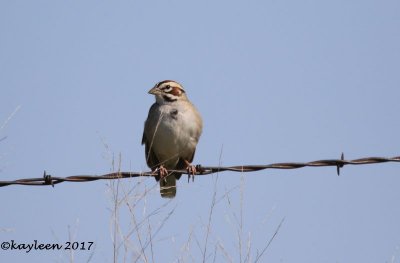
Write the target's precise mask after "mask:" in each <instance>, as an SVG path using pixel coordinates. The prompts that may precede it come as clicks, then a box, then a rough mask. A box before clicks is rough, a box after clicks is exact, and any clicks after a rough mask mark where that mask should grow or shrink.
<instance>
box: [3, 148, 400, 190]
mask: <svg viewBox="0 0 400 263" xmlns="http://www.w3.org/2000/svg"><path fill="white" fill-rule="evenodd" d="M386 162H400V156H396V157H392V158H385V157H366V158H361V159H355V160H344V155H343V153H342V156H341V159H328V160H318V161H312V162H287V163H272V164H267V165H240V166H229V167H222V166H201V165H197V166H196V170H197V171H196V173H195V175H196V176H197V175H208V174H213V173H220V172H225V171H231V172H242V173H243V172H255V171H260V170H265V169H298V168H303V167H322V166H336V168H337V174H338V175H339V174H340V168H342V167H343V166H345V165H364V164H377V163H386ZM169 172H179V173H182V174H188V171H187V170H169ZM140 176H158V172H157V170H156V171H148V172H113V173H108V174H104V175H73V176H68V177H55V176H51V175H49V174H47V173H46V171H45V172H44V175H43V177H39V178H26V179H18V180H14V181H0V187H3V186H9V185H35V186H39V185H52V186H54V185H56V184H59V183H63V182H91V181H97V180H104V179H107V180H111V179H122V178H133V177H140Z"/></svg>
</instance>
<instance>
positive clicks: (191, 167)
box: [186, 164, 197, 183]
mask: <svg viewBox="0 0 400 263" xmlns="http://www.w3.org/2000/svg"><path fill="white" fill-rule="evenodd" d="M186 170H187V172H188V183H189V181H190V177H192V182H194V176H195V175H196V173H197V170H196V166H194V165H192V164H189V165H188V167H187V168H186Z"/></svg>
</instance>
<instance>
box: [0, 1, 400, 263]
mask: <svg viewBox="0 0 400 263" xmlns="http://www.w3.org/2000/svg"><path fill="white" fill-rule="evenodd" d="M399 14H400V3H399V2H398V1H386V0H385V1H373V0H367V1H357V0H355V1H274V0H273V1H247V2H244V1H218V2H217V1H201V2H193V1H181V0H173V1H147V2H146V3H144V2H139V1H114V2H112V3H111V2H109V1H93V0H89V1H40V0H37V1H22V0H21V1H2V2H1V3H0V34H1V41H0V87H1V95H2V96H1V98H2V99H1V103H0V126H1V125H2V124H3V123H4V122H5V121H6V120H7V118H8V117H9V116H10V114H11V113H12V112H13V111H14V110H15V109H18V111H17V112H16V113H15V114H14V115H13V116H12V118H11V119H10V120H9V121H8V123H7V124H6V125H5V127H3V128H2V129H1V130H0V138H3V137H6V138H5V139H4V140H2V141H0V180H14V179H18V178H30V177H40V176H41V175H42V173H43V170H46V171H47V172H48V173H50V174H52V175H54V176H69V175H77V174H104V173H107V172H109V171H111V170H112V169H113V167H114V169H115V168H117V167H120V168H121V170H124V171H147V169H148V168H147V167H146V164H145V159H144V148H143V147H142V146H141V145H140V142H141V136H142V132H143V123H144V120H145V118H146V116H147V112H148V109H149V107H150V105H151V104H152V103H153V101H154V98H152V96H150V95H149V94H147V91H148V90H149V89H150V88H151V87H152V86H153V85H154V84H155V83H156V82H158V81H161V80H164V79H174V80H177V81H179V82H180V83H182V84H183V85H184V87H185V89H186V91H187V93H188V96H189V98H190V99H191V101H192V102H193V103H194V104H195V105H196V106H197V108H198V109H199V111H200V112H201V114H202V116H203V119H204V130H203V135H202V137H201V139H200V143H199V145H198V148H197V152H196V157H195V161H194V163H196V164H197V163H200V164H203V165H218V164H222V165H241V164H268V163H274V162H291V161H299V162H300V161H312V160H318V159H333V158H339V157H340V154H341V153H342V152H344V154H345V158H346V159H354V158H360V157H367V156H385V157H391V156H398V155H399V153H400V151H399V149H400V147H399V146H400V143H399V139H398V134H400V124H399V123H400V122H399V117H398V112H400V104H399V98H400V92H399V83H400V74H399V68H400V34H399V28H400V15H399ZM399 171H400V166H399V165H398V164H396V163H386V164H379V165H365V166H353V167H350V166H346V167H345V168H344V169H343V170H342V173H341V174H342V175H341V176H340V177H338V176H337V175H336V170H335V168H332V167H331V168H303V169H297V170H267V171H260V172H254V173H247V174H240V173H221V174H220V175H218V176H216V175H214V176H198V177H197V178H196V180H195V182H194V183H189V184H188V183H187V180H186V178H182V179H181V180H180V181H179V183H178V194H177V197H176V198H175V199H174V200H172V201H171V202H169V203H168V202H167V201H166V200H163V199H161V198H160V196H159V192H158V189H157V184H156V183H155V180H153V179H152V178H145V179H140V180H139V179H135V180H122V181H121V182H119V183H118V182H108V181H99V182H90V183H64V184H59V185H57V186H56V187H55V188H51V187H25V186H9V187H4V188H1V189H0V198H1V200H3V202H2V203H3V212H2V215H1V217H0V236H1V242H4V241H9V240H15V241H16V242H19V243H31V242H32V241H33V240H35V239H36V240H38V241H39V242H42V243H63V242H66V241H68V240H70V239H72V240H74V241H78V242H88V241H92V242H94V243H95V245H96V247H95V250H94V251H75V253H74V255H73V258H74V260H75V261H76V262H82V261H87V260H90V261H91V262H112V261H113V251H114V249H113V241H112V240H113V225H114V224H113V222H114V221H113V212H112V210H113V207H114V204H113V201H112V200H113V199H112V195H113V193H116V189H117V185H118V193H119V194H120V198H122V197H126V198H124V199H123V201H121V203H120V205H119V209H118V212H119V218H118V226H119V229H120V230H119V233H118V235H117V236H118V242H120V243H121V237H122V236H125V237H127V241H125V242H122V244H125V246H124V245H122V246H121V247H120V248H119V249H118V262H123V261H124V260H126V261H129V262H131V261H132V260H135V259H136V258H137V256H136V255H137V254H138V251H139V250H138V248H140V241H139V239H138V235H137V234H133V235H129V233H130V232H131V230H132V229H133V225H134V219H137V220H140V219H146V218H147V216H148V215H149V214H151V212H152V211H157V213H156V214H155V215H152V216H151V217H150V218H149V220H148V221H147V220H145V221H147V222H148V224H146V225H145V227H143V228H141V229H140V230H139V233H140V235H139V236H141V237H142V238H143V239H145V238H147V237H148V235H147V233H148V226H150V227H151V229H152V233H153V232H154V233H153V234H154V239H153V247H152V248H153V257H152V256H151V250H150V248H149V247H147V248H146V251H145V254H146V258H145V257H141V258H139V262H143V261H145V260H146V259H147V260H148V261H150V262H151V261H152V260H153V259H154V261H155V262H201V261H202V259H203V255H202V253H203V251H204V247H207V251H208V252H207V253H210V254H211V256H210V257H209V254H207V258H206V261H207V262H212V260H213V257H214V255H215V257H216V262H230V261H231V262H240V261H246V259H245V258H246V256H245V255H246V247H247V246H249V247H250V253H249V255H250V260H249V261H251V262H253V261H254V260H255V259H256V256H257V251H258V252H260V251H261V250H262V249H263V248H264V247H265V245H266V243H267V242H268V240H269V239H270V238H271V237H272V235H273V234H274V232H275V230H276V228H277V226H278V225H279V222H281V220H282V219H283V218H285V221H284V223H283V224H282V226H281V228H280V230H279V233H278V235H277V236H276V238H275V239H274V241H273V242H272V244H271V245H270V246H269V248H268V250H267V251H266V252H265V254H264V255H263V257H262V259H261V261H260V262H400V252H399V249H400V225H399V222H400V206H399V204H398V203H399V200H400V191H399V183H400V177H399ZM146 190H148V191H149V192H148V193H147V195H146V197H145V198H144V199H138V197H139V196H140V195H141V193H143V192H144V191H146ZM214 193H216V195H215V196H216V198H217V199H218V200H219V201H218V202H217V203H216V204H215V205H214V206H212V200H213V196H214ZM134 204H135V205H134ZM211 208H213V210H212V217H211V228H210V229H209V230H210V234H209V238H208V241H207V243H206V241H205V240H206V233H207V226H208V222H209V221H208V220H209V215H210V209H211ZM131 211H134V212H131ZM171 212H172V213H171ZM166 218H167V219H166ZM240 218H242V221H241V220H240ZM240 222H242V224H240ZM240 225H241V227H240ZM160 226H161V228H160V231H158V232H156V229H157V228H158V227H160ZM155 232H156V233H155ZM134 233H135V232H134ZM238 233H239V234H240V235H239V234H238ZM70 236H71V238H70ZM238 236H241V238H240V239H239V238H238ZM188 240H189V241H188ZM239 240H241V241H242V253H240V249H239V248H240V245H239V243H240V242H239ZM186 244H188V246H185V245H186ZM243 244H245V245H243ZM125 248H126V250H125ZM185 249H186V250H185ZM214 252H215V253H214ZM70 258H71V254H69V253H67V252H66V251H32V252H30V253H25V252H23V251H1V252H0V261H2V262H3V261H4V262H6V261H7V262H10V261H14V262H17V261H28V260H29V261H30V262H45V261H50V262H69V260H70ZM240 258H242V260H240Z"/></svg>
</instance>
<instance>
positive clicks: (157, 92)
mask: <svg viewBox="0 0 400 263" xmlns="http://www.w3.org/2000/svg"><path fill="white" fill-rule="evenodd" d="M160 93H161V92H160V89H159V88H158V87H157V86H155V87H153V88H152V89H151V90H149V94H153V95H157V94H160Z"/></svg>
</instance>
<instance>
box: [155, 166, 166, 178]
mask: <svg viewBox="0 0 400 263" xmlns="http://www.w3.org/2000/svg"><path fill="white" fill-rule="evenodd" d="M156 171H157V173H158V177H159V178H160V179H163V180H165V181H166V179H165V178H166V177H167V175H168V170H167V169H166V168H165V167H164V166H163V165H160V166H158V168H157V169H156Z"/></svg>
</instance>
